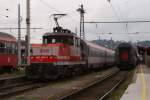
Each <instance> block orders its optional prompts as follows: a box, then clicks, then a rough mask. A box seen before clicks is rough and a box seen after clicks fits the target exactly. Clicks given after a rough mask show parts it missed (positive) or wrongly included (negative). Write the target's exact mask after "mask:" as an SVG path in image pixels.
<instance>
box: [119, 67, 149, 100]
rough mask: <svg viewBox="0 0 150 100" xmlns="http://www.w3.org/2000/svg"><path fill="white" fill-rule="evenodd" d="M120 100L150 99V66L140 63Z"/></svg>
mask: <svg viewBox="0 0 150 100" xmlns="http://www.w3.org/2000/svg"><path fill="white" fill-rule="evenodd" d="M120 100H150V67H147V66H146V65H139V66H138V68H137V70H136V73H135V75H134V78H133V82H132V83H131V84H130V85H129V86H128V88H127V89H126V91H125V93H124V95H123V96H122V97H121V99H120Z"/></svg>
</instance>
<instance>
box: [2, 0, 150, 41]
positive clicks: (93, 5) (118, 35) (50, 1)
mask: <svg viewBox="0 0 150 100" xmlns="http://www.w3.org/2000/svg"><path fill="white" fill-rule="evenodd" d="M19 3H20V4H21V16H22V18H23V20H22V27H26V24H25V19H26V0H0V27H1V28H3V27H17V5H18V4H19ZM80 4H83V5H84V8H85V10H86V13H85V21H126V20H150V6H149V5H150V0H111V3H109V2H108V1H107V0H31V27H39V28H43V29H42V30H31V42H33V43H37V42H40V41H41V36H42V35H43V34H44V33H45V32H49V31H52V28H53V27H54V26H55V24H54V21H53V18H52V17H50V15H51V14H54V13H66V14H67V15H68V16H66V17H63V18H61V19H60V20H59V22H60V25H62V26H63V27H64V28H68V29H71V30H72V31H75V27H77V28H78V32H79V13H78V12H77V11H76V9H77V8H79V5H80ZM6 9H8V10H6ZM6 16H8V18H7V17H6ZM149 26H150V23H136V24H128V25H127V26H126V24H97V25H96V24H85V32H86V38H87V40H95V39H98V37H100V39H111V38H112V39H114V40H126V41H129V40H132V41H141V40H149V39H150V28H149ZM1 31H3V32H8V33H10V34H12V35H14V36H16V37H17V30H11V31H10V30H1ZM25 32H26V31H25V30H23V31H22V37H24V35H25ZM110 32H111V33H113V34H111V35H110V34H106V33H110ZM135 32H139V34H133V33H135ZM142 32H145V33H142ZM102 33H104V34H102ZM124 33H130V34H124Z"/></svg>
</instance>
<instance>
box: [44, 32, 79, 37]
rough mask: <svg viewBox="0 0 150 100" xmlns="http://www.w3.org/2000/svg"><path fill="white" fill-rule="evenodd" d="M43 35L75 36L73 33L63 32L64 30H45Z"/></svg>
mask: <svg viewBox="0 0 150 100" xmlns="http://www.w3.org/2000/svg"><path fill="white" fill-rule="evenodd" d="M43 36H75V37H77V35H76V34H75V33H64V32H47V33H45V34H44V35H43Z"/></svg>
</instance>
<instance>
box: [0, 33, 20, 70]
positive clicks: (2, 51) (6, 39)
mask: <svg viewBox="0 0 150 100" xmlns="http://www.w3.org/2000/svg"><path fill="white" fill-rule="evenodd" d="M16 51H17V43H16V38H15V37H14V36H12V35H10V34H7V33H3V32H0V69H4V70H7V71H12V70H13V69H15V68H16V66H17V52H16Z"/></svg>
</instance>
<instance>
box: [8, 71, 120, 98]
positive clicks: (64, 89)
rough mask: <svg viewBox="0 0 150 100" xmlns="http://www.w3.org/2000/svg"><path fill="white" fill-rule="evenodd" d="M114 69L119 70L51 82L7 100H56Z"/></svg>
mask: <svg viewBox="0 0 150 100" xmlns="http://www.w3.org/2000/svg"><path fill="white" fill-rule="evenodd" d="M112 69H113V70H118V69H117V68H110V69H108V70H105V71H101V72H96V73H91V74H88V75H83V76H77V77H74V78H71V79H65V80H62V81H58V82H50V84H49V85H47V86H45V87H42V88H38V89H34V90H32V91H28V92H27V93H23V94H21V95H17V96H13V97H11V98H8V99H6V100H56V99H57V98H58V97H60V96H63V95H65V94H67V93H70V92H72V91H74V90H76V89H80V88H81V87H83V86H85V85H87V84H90V83H91V82H93V81H95V80H97V79H101V77H102V76H103V75H104V73H109V72H110V71H112Z"/></svg>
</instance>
